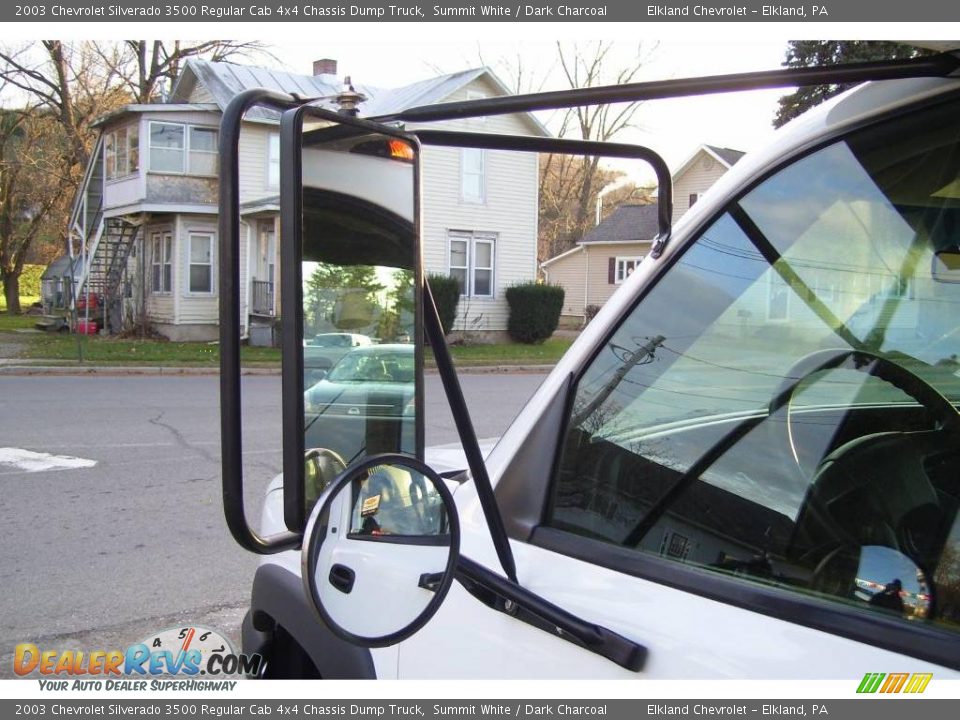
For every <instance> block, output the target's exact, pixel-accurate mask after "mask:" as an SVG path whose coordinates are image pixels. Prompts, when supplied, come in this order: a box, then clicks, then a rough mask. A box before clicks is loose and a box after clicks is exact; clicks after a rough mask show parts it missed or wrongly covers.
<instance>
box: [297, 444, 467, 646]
mask: <svg viewBox="0 0 960 720" xmlns="http://www.w3.org/2000/svg"><path fill="white" fill-rule="evenodd" d="M379 465H401V466H404V467H407V468H410V469H411V470H415V471H416V472H418V473H420V474H421V475H423V476H424V477H426V478H429V480H430V481H431V482H432V483H433V484H434V486H435V487H436V488H437V492H438V493H439V494H440V497H441V499H442V500H443V505H444V508H445V509H446V512H447V521H448V523H449V532H450V556H449V557H448V558H447V565H446V567H445V568H444V570H443V573H442V576H441V577H440V579H439V581H437V582H436V583H435V584H431V585H430V590H432V592H433V597H432V598H430V602H429V603H427V606H426V607H425V608H424V609H423V611H422V612H421V613H420V615H419V616H417V618H416V620H414V621H413V622H412V623H409V624H408V625H407V626H406V627H404V628H402V629H400V630H398V631H397V632H394V633H390V634H389V635H382V636H379V637H374V638H367V637H363V636H360V635H354V634H353V633H351V632H350V631H348V630H345V629H343V628H342V627H340V626H339V625H338V624H337V623H336V622H335V621H334V620H333V619H332V618H331V617H330V616H329V614H328V613H327V612H326V610H324V608H323V603H322V602H320V597H319V593H318V592H317V584H316V582H315V580H314V576H315V575H316V570H317V553H316V552H314V545H315V543H316V541H317V540H318V539H320V540H321V541H322V540H323V539H324V538H325V537H326V534H327V525H326V524H321V523H320V522H319V520H320V517H321V515H323V513H324V512H325V511H326V510H329V506H330V504H331V503H332V502H333V500H334V498H336V496H337V494H338V493H339V492H340V491H341V490H342V489H343V488H345V487H346V488H348V487H349V485H350V484H351V483H352V482H353V481H354V480H355V479H356V478H357V476H358V475H359V473H361V472H365V471H367V470H370V469H371V468H374V467H377V466H379ZM318 536H320V537H319V538H318ZM321 544H322V542H321ZM409 544H410V545H417V544H419V543H416V542H411V543H409ZM459 560H460V516H459V514H458V513H457V506H456V503H455V502H454V500H453V494H452V493H451V492H450V489H449V488H448V487H447V485H446V482H445V481H444V480H443V478H442V477H440V475H438V474H437V472H436V471H435V470H433V469H432V468H431V467H430V466H429V465H427V464H426V463H424V462H423V461H422V460H419V459H417V458H415V457H413V456H412V455H404V454H401V453H385V454H381V455H371V456H370V457H367V458H364V459H362V460H360V461H358V462H356V463H354V464H353V465H351V466H350V467H348V468H347V469H346V470H345V471H344V472H342V473H341V474H340V475H339V476H338V477H337V478H336V479H335V480H334V481H333V482H331V483H330V484H329V485H328V486H327V487H326V488H325V489H324V491H323V492H322V493H321V495H320V497H319V498H317V502H316V503H315V504H314V506H313V510H312V511H311V513H310V518H309V519H308V520H307V526H306V529H305V530H304V536H303V547H302V549H301V552H300V575H301V578H302V580H303V588H304V592H305V593H306V595H307V597H308V598H309V599H310V604H311V606H312V607H313V609H314V611H315V612H316V613H317V615H318V616H319V617H320V619H321V620H323V622H324V624H325V625H326V626H327V627H328V628H329V629H330V631H331V632H332V633H333V634H334V635H336V636H337V637H339V638H340V639H342V640H345V641H347V642H348V643H352V644H353V645H358V646H360V647H368V648H375V647H387V646H389V645H396V644H397V643H399V642H402V641H403V640H406V639H407V638H409V637H411V636H412V635H414V634H416V633H417V632H419V630H420V629H421V628H422V627H423V626H424V625H426V624H427V623H428V622H429V621H430V619H431V618H432V617H433V616H434V615H435V614H436V612H437V610H439V609H440V606H441V605H442V604H443V601H444V599H446V596H447V593H448V592H449V591H450V587H451V585H452V584H453V580H454V575H455V573H456V569H457V564H458V562H459ZM434 580H435V579H434V578H431V581H434Z"/></svg>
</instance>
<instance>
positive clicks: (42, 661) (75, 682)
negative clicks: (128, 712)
mask: <svg viewBox="0 0 960 720" xmlns="http://www.w3.org/2000/svg"><path fill="white" fill-rule="evenodd" d="M262 664H263V657H262V656H260V655H256V654H254V655H243V654H237V653H235V652H234V651H233V648H232V647H231V645H230V641H229V640H227V639H226V638H225V637H224V636H223V635H221V634H220V633H218V632H217V631H215V630H209V629H207V628H202V627H195V626H193V627H179V628H169V629H167V630H163V631H161V632H158V633H155V634H153V635H150V636H148V637H146V638H144V639H143V640H142V641H140V642H137V643H134V644H133V645H130V646H129V647H127V648H126V649H123V650H120V649H114V650H92V651H84V650H63V651H59V650H56V649H47V648H40V647H38V646H37V645H35V644H33V643H21V644H19V645H17V646H16V648H15V649H14V656H13V671H14V673H15V674H16V675H17V676H18V677H28V676H34V677H36V676H40V678H42V679H41V680H40V682H41V684H42V685H43V686H44V689H50V690H145V689H147V688H148V682H147V679H150V680H151V682H150V683H149V689H151V690H157V689H178V690H189V689H204V690H210V689H232V686H233V684H234V683H220V685H223V687H221V688H218V687H217V684H216V683H211V682H203V683H200V682H190V683H184V682H183V681H179V682H169V681H166V682H165V681H160V680H154V678H161V677H163V678H170V677H177V676H179V677H184V678H190V679H195V678H197V677H198V676H207V677H211V676H212V677H223V676H236V675H257V674H258V673H259V672H260V670H261V666H262ZM60 678H64V679H60ZM117 678H124V679H117ZM136 678H144V679H142V680H137V679H136Z"/></svg>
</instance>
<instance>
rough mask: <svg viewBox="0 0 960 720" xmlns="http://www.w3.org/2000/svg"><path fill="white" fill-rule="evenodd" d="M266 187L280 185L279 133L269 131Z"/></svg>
mask: <svg viewBox="0 0 960 720" xmlns="http://www.w3.org/2000/svg"><path fill="white" fill-rule="evenodd" d="M267 187H270V188H276V187H280V134H279V133H270V137H269V139H268V141H267Z"/></svg>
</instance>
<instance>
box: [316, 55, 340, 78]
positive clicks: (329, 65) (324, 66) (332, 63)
mask: <svg viewBox="0 0 960 720" xmlns="http://www.w3.org/2000/svg"><path fill="white" fill-rule="evenodd" d="M313 74H314V75H336V74H337V61H336V60H331V59H330V58H323V60H314V61H313Z"/></svg>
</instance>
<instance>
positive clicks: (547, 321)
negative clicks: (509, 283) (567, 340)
mask: <svg viewBox="0 0 960 720" xmlns="http://www.w3.org/2000/svg"><path fill="white" fill-rule="evenodd" d="M507 302H508V303H509V304H510V320H509V321H508V323H507V331H508V332H509V333H510V337H512V338H513V339H514V340H516V341H517V342H522V343H542V342H543V341H544V340H546V339H547V338H548V337H550V336H551V335H553V331H554V330H556V329H557V325H558V324H559V323H560V311H561V310H562V309H563V288H562V287H560V286H559V285H540V284H538V283H534V282H530V283H523V284H521V285H514V286H513V287H509V288H507Z"/></svg>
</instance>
